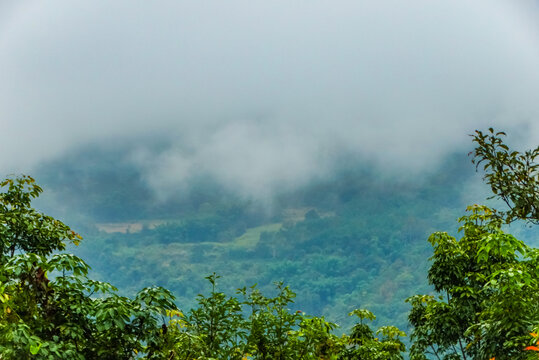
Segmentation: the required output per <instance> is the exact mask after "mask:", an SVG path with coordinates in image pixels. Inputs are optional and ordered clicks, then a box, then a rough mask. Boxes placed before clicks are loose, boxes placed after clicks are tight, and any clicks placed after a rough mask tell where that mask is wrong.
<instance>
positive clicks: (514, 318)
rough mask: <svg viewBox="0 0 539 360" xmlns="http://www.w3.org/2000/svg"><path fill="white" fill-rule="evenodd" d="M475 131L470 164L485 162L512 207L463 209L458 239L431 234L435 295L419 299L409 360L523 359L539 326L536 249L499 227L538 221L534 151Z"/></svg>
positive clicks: (496, 191) (491, 178)
mask: <svg viewBox="0 0 539 360" xmlns="http://www.w3.org/2000/svg"><path fill="white" fill-rule="evenodd" d="M503 135H505V134H504V133H503V132H498V133H495V132H494V130H493V129H489V135H484V134H483V133H482V132H481V131H476V135H475V136H474V142H476V143H477V147H476V149H475V151H474V152H473V154H474V162H475V163H476V164H477V165H479V164H481V163H484V169H485V170H486V175H485V179H486V181H487V183H488V184H489V185H490V186H491V188H492V191H493V193H494V194H495V196H497V197H499V198H501V199H502V200H504V201H505V203H506V204H507V205H508V206H509V210H508V211H504V212H498V211H495V210H491V209H489V208H488V207H485V206H478V205H474V206H471V207H469V208H468V211H469V214H468V215H467V216H464V217H462V218H460V219H459V222H460V224H461V227H460V229H459V231H461V232H462V233H463V236H462V237H461V238H460V239H459V240H456V239H455V238H453V237H452V236H449V235H448V234H447V233H434V234H432V235H431V236H430V238H429V242H430V243H431V245H432V246H433V248H434V254H433V256H432V257H431V261H432V265H431V268H430V270H429V272H428V279H429V283H430V284H431V285H433V287H434V290H435V291H436V293H437V296H432V295H416V296H413V297H410V298H408V299H407V302H409V303H410V304H411V306H412V310H411V312H410V314H409V321H410V323H411V325H412V326H413V328H414V329H413V332H412V334H411V340H412V341H413V344H412V346H411V348H410V358H411V359H412V360H413V359H427V358H429V356H434V357H436V358H437V359H468V358H470V359H492V358H496V359H527V358H528V357H529V356H530V354H528V353H526V352H525V351H523V350H524V348H525V347H526V345H528V344H529V343H530V341H532V340H533V339H531V338H530V335H529V333H530V332H531V331H532V330H536V329H538V328H539V308H538V307H537V303H538V302H539V257H538V254H539V252H538V250H537V249H534V248H530V247H528V246H527V245H526V244H525V243H524V242H522V241H520V240H518V239H516V238H515V237H514V236H512V235H510V234H507V233H505V232H504V231H503V230H502V228H501V226H502V223H510V222H512V221H514V220H517V219H521V220H527V221H530V222H534V223H537V222H538V221H537V219H538V217H537V205H538V204H539V202H538V199H537V194H538V190H539V189H538V187H537V183H536V179H537V176H538V174H537V169H538V167H539V165H538V164H535V158H536V157H537V155H538V154H539V148H538V149H536V150H533V151H527V152H525V153H523V154H521V153H519V152H516V151H511V150H510V149H509V147H508V146H507V145H505V144H504V143H503V141H502V139H501V138H500V136H503Z"/></svg>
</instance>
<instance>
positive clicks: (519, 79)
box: [0, 0, 539, 194]
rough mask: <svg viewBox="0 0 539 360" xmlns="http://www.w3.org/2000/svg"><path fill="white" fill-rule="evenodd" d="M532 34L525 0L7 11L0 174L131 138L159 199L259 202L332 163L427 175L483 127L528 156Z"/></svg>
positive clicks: (537, 60) (76, 5)
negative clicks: (216, 185)
mask: <svg viewBox="0 0 539 360" xmlns="http://www.w3.org/2000/svg"><path fill="white" fill-rule="evenodd" d="M538 24H539V5H538V3H537V2H536V1H495V0H488V1H487V0H485V1H474V2H469V1H463V0H462V1H460V0H457V1H427V0H417V1H406V2H404V1H377V2H374V1H247V0H246V1H235V0H232V1H160V2H143V1H136V2H134V1H114V2H110V1H91V2H88V1H73V0H69V1H67V0H66V1H48V2H37V1H35V2H31V1H26V2H19V1H13V2H11V3H10V2H3V3H2V5H0V79H1V81H0V124H1V132H0V151H1V152H2V156H1V157H0V170H1V171H2V172H3V173H4V174H9V173H17V172H24V173H31V171H32V169H34V168H35V167H36V166H37V165H39V164H43V163H44V162H46V161H49V160H51V159H54V158H55V157H58V156H62V155H63V154H66V153H69V152H71V151H75V150H76V149H78V148H80V147H82V146H86V145H89V144H93V145H95V146H111V144H116V143H119V144H120V143H124V142H130V143H135V144H136V145H135V146H133V147H132V148H133V149H134V150H132V151H131V152H130V154H129V156H127V157H126V158H124V159H119V161H129V162H133V163H134V164H136V165H137V166H140V167H141V168H142V169H143V170H144V173H145V174H146V181H147V182H148V183H149V184H150V185H151V186H153V187H154V188H155V189H161V190H164V191H166V190H167V189H172V188H175V187H177V186H181V184H182V182H185V181H186V180H188V179H189V178H192V177H193V176H199V175H209V176H213V177H215V178H217V179H218V180H219V181H221V182H222V183H224V184H225V185H227V186H230V187H232V188H233V187H240V188H242V189H243V190H244V191H246V192H247V193H250V194H257V193H261V192H269V191H271V189H274V188H277V187H281V186H295V185H298V184H302V183H305V182H307V181H309V179H312V178H314V177H323V176H325V175H326V174H328V173H330V172H331V171H332V170H333V169H334V166H335V164H336V163H337V162H338V161H339V159H341V158H342V156H343V155H346V156H349V155H352V156H356V157H360V158H365V159H370V160H373V161H375V162H376V163H378V164H380V166H381V167H382V168H384V169H397V170H398V171H402V170H406V171H410V172H414V171H418V170H419V171H423V170H424V169H427V168H428V167H429V166H432V164H434V163H435V162H436V161H437V160H438V159H440V157H441V156H443V155H445V154H447V153H449V152H453V151H467V149H469V147H470V139H469V137H468V136H467V134H470V133H472V132H473V130H474V129H478V128H480V129H485V128H486V127H489V126H494V127H496V128H499V129H504V130H507V131H511V132H512V135H513V136H515V138H516V139H518V141H519V142H520V143H521V145H522V146H534V145H536V144H537V140H538V137H539V136H538V135H539V128H538V126H537V124H538V122H537V119H539V101H537V94H539V65H538V64H539V25H538ZM155 143H158V144H161V145H162V146H154V145H155ZM463 149H465V150H463Z"/></svg>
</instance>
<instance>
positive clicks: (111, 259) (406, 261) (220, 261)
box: [0, 129, 539, 360]
mask: <svg viewBox="0 0 539 360" xmlns="http://www.w3.org/2000/svg"><path fill="white" fill-rule="evenodd" d="M503 136H505V134H504V133H503V132H498V133H496V132H494V130H493V129H489V132H488V133H486V134H483V133H482V132H481V131H477V132H476V134H475V135H474V139H473V141H474V142H475V143H476V148H475V150H474V151H473V152H472V154H473V157H472V160H473V163H474V164H476V166H477V167H479V166H481V167H482V168H483V169H484V170H485V175H484V180H485V182H486V183H487V184H488V185H489V186H490V188H491V190H492V192H493V193H494V197H495V198H496V199H498V200H501V201H502V202H503V203H505V204H506V205H507V206H506V207H502V208H500V209H498V210H496V209H492V208H489V207H487V206H484V205H472V206H468V207H467V208H466V213H465V215H463V216H461V217H459V219H458V222H457V224H458V226H460V228H459V233H460V234H459V238H458V239H457V237H455V236H452V235H451V234H450V233H448V232H440V231H434V232H432V230H431V229H430V227H429V225H427V224H428V223H427V222H426V221H424V220H425V219H426V220H429V221H430V222H432V223H434V224H438V223H439V224H440V225H442V226H446V227H447V226H450V225H449V224H447V223H445V224H444V222H445V220H444V217H445V216H447V215H448V214H450V213H452V212H453V211H454V210H453V207H458V205H459V201H462V200H465V199H460V200H458V201H456V200H454V199H455V198H452V197H447V196H446V197H444V196H441V194H440V193H441V192H443V191H442V190H440V186H441V185H442V184H443V185H446V186H445V188H444V191H445V192H447V191H454V192H455V194H457V191H456V190H455V188H454V187H450V186H448V182H447V181H440V180H441V179H444V178H443V177H442V176H440V174H441V173H440V172H434V173H432V174H431V175H430V176H429V177H427V178H425V179H424V180H423V181H421V182H416V183H415V184H414V183H412V182H410V181H394V182H388V181H387V180H384V181H382V179H383V178H381V177H380V176H379V175H378V179H379V181H378V182H375V181H374V179H375V177H373V176H374V175H373V174H372V173H370V172H369V171H361V172H358V173H354V172H351V173H348V174H339V179H341V180H342V184H348V185H347V186H345V187H344V188H342V187H340V186H337V187H336V189H341V191H342V192H337V193H332V192H331V191H330V190H329V188H328V184H323V183H320V184H313V185H312V187H311V188H309V189H303V190H302V191H301V192H300V191H295V192H294V193H291V194H288V195H287V196H285V195H286V194H283V195H282V196H281V197H279V198H277V199H276V200H275V204H278V206H280V208H279V207H277V209H280V212H279V213H276V212H275V209H276V206H277V205H275V204H274V205H273V206H274V207H273V209H271V211H269V210H268V209H267V208H266V209H264V208H263V207H253V204H252V203H250V202H249V201H247V202H245V199H244V200H243V201H240V198H236V201H235V202H230V199H233V197H232V198H230V197H229V198H228V202H227V203H226V204H225V203H217V204H215V205H214V206H212V205H211V204H209V203H208V202H205V203H204V204H200V205H199V209H198V211H191V210H190V207H189V206H185V207H184V208H183V209H178V213H181V214H182V217H181V218H177V219H176V218H170V217H169V218H168V219H164V218H159V217H152V218H149V217H147V218H144V217H141V218H138V219H136V220H135V219H132V220H128V221H126V219H124V222H123V223H117V222H108V223H95V224H94V225H93V226H87V227H86V229H87V231H88V237H89V238H90V239H91V241H92V243H91V244H90V245H91V246H86V247H81V248H80V250H78V251H77V252H78V253H79V254H83V255H84V256H85V257H87V258H89V259H91V260H90V261H93V262H94V264H95V267H96V270H95V272H94V273H90V272H89V267H88V265H87V264H86V263H85V262H84V261H83V260H82V259H81V258H80V257H78V256H76V255H72V254H69V253H66V252H65V251H66V250H75V248H71V247H70V248H68V247H67V246H68V245H70V246H75V247H76V246H79V245H80V243H81V240H82V239H83V237H81V235H79V234H78V233H76V232H75V231H73V230H71V228H70V227H69V226H67V225H65V224H64V223H62V222H61V221H58V220H57V219H55V218H53V217H51V216H48V215H45V214H43V213H40V212H38V211H36V210H35V209H34V208H33V207H32V202H33V200H34V199H37V198H38V197H39V195H40V194H41V193H42V192H43V189H42V188H41V187H40V186H39V185H37V184H36V182H35V180H34V179H33V178H32V177H30V176H27V175H22V176H19V177H15V178H12V177H9V178H7V179H5V180H3V181H2V182H1V183H0V188H2V192H0V225H1V226H0V239H1V242H0V245H1V248H0V279H1V281H2V282H1V283H0V307H1V311H0V355H2V357H4V356H6V358H21V357H22V358H36V359H57V358H62V359H63V358H65V359H94V358H95V359H97V358H102V359H134V358H139V357H143V358H147V359H165V358H167V359H192V358H196V359H238V360H239V359H242V360H246V359H279V360H284V359H313V360H314V359H334V360H337V359H343V360H345V359H348V360H380V359H388V360H402V359H403V356H404V352H405V349H406V343H408V342H407V341H403V338H404V337H405V336H406V335H405V333H404V332H403V331H402V330H400V329H399V327H396V326H394V325H395V324H397V325H399V326H401V327H406V328H407V331H408V334H409V335H410V341H409V343H408V346H409V356H410V358H411V359H413V360H425V359H429V358H437V359H441V358H443V359H467V358H470V359H477V360H479V359H487V358H488V359H522V360H524V359H533V358H536V352H539V348H538V347H536V346H535V344H536V343H539V337H538V335H537V331H539V325H538V324H539V323H538V321H537V319H538V311H537V306H536V304H537V301H539V295H538V294H539V289H538V288H537V286H538V284H539V281H538V279H539V272H538V269H539V266H538V264H539V251H538V249H537V248H534V247H532V246H529V245H528V244H526V242H524V241H522V240H519V239H517V238H516V237H515V236H513V235H511V234H509V233H508V232H506V230H505V229H504V226H509V225H511V224H516V223H517V222H518V221H526V223H527V224H528V225H535V224H537V223H538V216H537V215H538V200H537V198H538V184H537V170H538V169H539V164H537V163H536V158H537V157H538V156H539V147H538V148H537V149H534V150H529V151H526V152H522V153H521V152H518V151H512V150H510V149H509V147H508V146H507V145H505V144H504V142H503ZM450 160H451V161H448V163H447V164H446V166H445V169H446V170H447V169H448V168H450V167H451V166H454V167H455V170H457V169H458V168H459V166H458V164H459V162H458V161H456V160H457V158H453V159H450ZM359 175H361V176H359ZM462 179H466V176H464V175H463V176H462ZM88 183H90V184H91V183H92V182H88ZM94 183H98V182H94ZM126 184H129V182H126ZM337 184H339V183H337ZM350 184H355V185H354V186H352V185H350ZM332 185H333V186H335V183H332ZM323 189H326V191H322V190H323ZM332 189H333V187H332ZM395 189H398V190H401V191H402V190H404V189H405V191H402V192H400V191H395ZM316 194H319V195H318V196H317V195H316ZM361 194H365V196H361ZM403 194H407V195H406V196H404V195H403ZM230 195H231V194H228V196H230ZM301 199H313V200H312V201H309V202H305V201H304V200H303V201H304V202H301V201H300V200H301ZM330 199H331V200H330ZM435 199H438V201H441V200H445V202H446V203H445V204H444V205H442V204H440V203H439V202H436V200H435ZM452 199H453V200H452ZM206 200H208V199H206ZM451 200H452V201H451ZM49 201H51V200H50V199H49ZM100 201H102V200H100ZM298 201H299V202H298ZM293 202H294V203H295V205H296V206H295V207H292V206H291V205H292V203H293ZM382 203H387V204H388V205H387V206H380V204H382ZM298 204H299V205H301V206H298ZM190 205H191V206H193V204H190ZM381 209H383V216H382V214H381ZM435 209H438V211H435ZM403 213H406V217H405V218H404V217H403ZM156 214H157V213H156ZM382 217H383V218H384V219H387V220H385V221H380V220H379V219H380V218H382ZM84 218H86V221H88V219H89V218H88V217H84ZM79 219H81V217H79ZM421 219H423V221H420V220H421ZM269 221H271V222H269ZM370 226H374V228H373V229H370ZM376 229H381V230H376ZM426 231H429V232H432V233H431V235H430V236H429V237H428V242H429V243H430V245H431V247H432V248H431V250H430V251H427V250H426V249H425V248H424V246H422V245H421V242H420V240H418V239H419V238H420V237H421V236H422V235H423V232H426ZM523 234H525V233H524V232H520V234H519V235H523ZM430 254H432V256H430V258H429V255H430ZM427 259H428V260H430V262H429V263H427V261H426V260H427ZM216 270H217V271H219V272H220V273H221V274H222V275H223V276H224V278H223V277H222V276H220V275H218V274H216V273H215V271H216ZM206 271H207V272H212V271H213V272H212V273H211V274H210V275H208V276H202V275H201V274H202V273H203V272H206ZM93 275H96V276H97V277H100V278H102V279H103V280H114V281H116V283H118V284H120V287H121V288H122V291H121V292H120V294H118V293H117V289H116V288H115V287H114V286H112V285H110V284H109V283H108V282H107V281H96V280H93V279H92V278H91V276H93ZM200 277H204V282H205V285H204V286H203V285H201V284H200V280H199V278H200ZM425 278H426V279H427V280H428V284H429V286H426V282H425V281H424V280H422V279H425ZM222 279H223V281H221V280H222ZM225 279H226V280H225ZM282 279H284V280H282ZM285 281H286V282H287V283H289V284H290V285H291V286H295V287H296V291H297V293H296V292H295V291H294V290H291V288H290V286H288V285H286V284H285ZM253 283H254V284H253ZM256 283H258V285H257V284H256ZM270 283H273V284H272V285H271V286H270ZM148 284H151V285H150V286H145V285H148ZM246 284H247V285H246ZM251 284H253V285H251ZM156 285H161V286H156ZM162 285H165V286H168V287H169V288H170V289H172V291H173V292H171V290H167V289H166V288H164V287H162ZM142 286H145V287H144V288H143V289H142V290H138V289H137V287H139V288H140V287H142ZM204 287H206V288H205V289H204ZM234 289H236V290H235V291H234ZM199 290H200V291H201V293H202V294H198V295H195V292H197V291H199ZM174 292H175V293H176V294H177V296H175V295H174ZM122 294H124V295H127V296H122ZM297 295H298V298H297V301H296V302H295V300H296V296H297ZM403 301H405V303H406V304H408V305H403ZM408 306H409V307H411V308H408ZM367 307H368V308H370V309H371V311H372V310H375V311H376V312H377V313H378V314H379V315H381V316H380V318H378V321H379V324H378V325H381V326H380V327H379V328H378V330H376V331H375V330H373V329H372V328H371V326H370V325H369V324H368V323H369V322H371V321H373V320H375V319H376V316H375V315H374V314H373V312H371V311H369V310H367V309H366V308H367ZM346 315H348V316H347V317H345V316H346ZM346 319H348V321H347V320H346ZM407 323H409V324H410V325H411V326H410V327H409V328H408V327H407ZM389 324H392V325H389ZM339 327H340V329H339Z"/></svg>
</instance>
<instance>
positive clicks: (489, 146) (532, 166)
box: [471, 128, 539, 224]
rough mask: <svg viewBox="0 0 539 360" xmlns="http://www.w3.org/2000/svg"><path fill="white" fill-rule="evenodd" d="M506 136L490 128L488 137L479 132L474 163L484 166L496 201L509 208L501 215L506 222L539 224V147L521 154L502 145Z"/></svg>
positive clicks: (474, 139)
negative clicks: (524, 221) (520, 221)
mask: <svg viewBox="0 0 539 360" xmlns="http://www.w3.org/2000/svg"><path fill="white" fill-rule="evenodd" d="M502 136H506V135H505V133H504V132H495V131H494V129H492V128H490V129H489V130H488V132H487V133H485V134H484V133H483V132H481V131H479V130H476V132H475V135H473V142H475V143H476V144H477V146H476V148H475V150H474V151H472V152H471V154H472V155H473V160H472V162H473V163H474V164H476V166H477V167H479V166H480V165H481V164H483V169H484V170H485V172H486V174H485V181H486V183H487V184H488V185H490V188H491V189H492V192H493V193H494V196H493V197H497V198H499V199H501V200H503V201H504V202H505V203H506V204H507V206H508V207H509V210H508V211H505V212H503V213H502V215H503V216H504V219H505V221H506V222H508V223H509V222H512V221H514V220H517V219H525V220H528V221H530V222H532V223H535V224H537V223H539V164H538V163H537V162H536V159H537V157H538V156H539V146H538V147H537V148H535V149H533V150H527V151H525V152H519V151H515V150H511V149H509V147H508V146H507V145H506V144H505V143H504V142H503V139H502Z"/></svg>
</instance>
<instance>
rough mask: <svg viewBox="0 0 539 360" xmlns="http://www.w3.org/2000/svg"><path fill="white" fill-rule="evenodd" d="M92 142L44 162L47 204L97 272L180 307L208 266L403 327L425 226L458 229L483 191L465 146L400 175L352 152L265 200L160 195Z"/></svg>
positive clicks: (342, 317)
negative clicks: (163, 294) (74, 233)
mask: <svg viewBox="0 0 539 360" xmlns="http://www.w3.org/2000/svg"><path fill="white" fill-rule="evenodd" d="M90 150H93V149H86V150H85V151H82V152H81V153H79V154H77V155H72V156H71V157H69V158H65V159H60V160H58V162H57V163H54V164H47V165H46V166H43V168H42V170H41V171H40V172H39V173H38V176H39V178H41V179H43V181H45V183H44V184H45V186H46V189H47V192H50V193H51V194H53V195H54V196H51V195H49V197H48V199H49V200H48V201H45V202H43V206H44V207H45V208H47V209H48V210H49V211H50V212H52V213H53V214H57V215H58V216H60V217H62V218H64V219H66V220H68V222H69V223H71V224H75V225H77V228H78V229H81V232H82V234H83V236H84V237H85V239H86V241H85V242H84V243H83V244H82V245H81V246H79V247H78V248H74V249H73V250H74V251H75V252H76V253H77V254H79V255H81V256H82V257H84V258H85V259H87V261H88V263H89V264H90V265H91V266H92V269H93V273H94V274H95V276H97V277H99V278H100V279H106V280H107V281H111V282H112V283H114V284H116V285H117V286H118V287H119V288H120V290H121V292H122V293H125V294H133V293H134V292H135V291H136V290H138V289H140V288H142V287H144V286H148V285H153V284H157V285H161V286H164V287H166V288H168V289H170V290H171V291H173V292H174V294H175V295H176V296H177V298H178V305H179V306H180V308H182V309H189V308H190V307H192V306H193V305H194V300H195V297H196V295H197V294H198V293H204V292H206V291H207V290H208V285H207V282H206V280H205V279H204V277H205V276H206V275H209V274H211V273H213V272H216V273H218V274H219V275H221V276H222V278H221V279H220V280H219V284H218V286H219V288H220V289H222V290H223V291H225V292H226V293H228V294H234V292H235V289H236V288H238V287H242V286H251V285H253V284H258V287H259V288H260V289H262V290H263V291H264V292H266V293H269V294H271V293H272V291H273V289H274V285H273V284H274V282H276V281H284V282H285V283H286V284H288V285H290V287H291V288H292V289H293V290H294V291H295V292H297V293H298V297H297V300H296V302H295V305H294V308H296V309H298V310H302V311H305V312H306V313H309V314H313V315H321V314H324V315H325V316H326V318H328V319H329V320H331V321H334V322H336V323H338V324H339V325H341V326H342V331H344V330H346V329H348V328H350V326H351V325H352V319H349V318H348V317H347V316H346V314H347V313H348V312H350V311H351V310H353V309H355V308H359V307H363V308H369V309H370V310H372V311H373V312H375V313H376V314H377V315H378V320H379V323H380V324H394V325H396V326H399V327H400V328H402V329H406V328H407V312H408V309H409V306H408V305H407V304H405V303H404V299H406V298H407V297H409V296H411V295H413V294H416V293H418V292H427V291H428V286H427V281H426V278H425V274H426V271H427V268H428V258H429V256H430V255H429V254H430V251H431V249H430V245H429V244H428V243H427V241H426V239H427V237H428V235H429V234H430V233H432V232H433V231H436V230H441V229H444V230H449V231H451V232H453V233H455V232H456V227H457V225H456V223H455V220H456V219H457V218H458V217H459V216H460V215H461V214H462V213H463V209H464V208H465V207H466V205H467V204H470V203H474V202H478V201H481V200H482V199H483V198H484V197H485V196H484V195H481V194H480V193H479V194H478V193H477V192H476V191H475V193H472V192H471V191H470V190H469V189H474V188H476V187H477V188H479V189H480V187H478V186H477V185H476V184H477V181H478V180H479V179H480V176H479V175H477V174H476V173H475V171H474V168H473V166H472V165H471V164H470V159H469V158H468V157H467V156H466V155H462V154H460V155H454V156H451V157H448V158H446V159H445V161H444V162H442V163H440V164H439V166H438V168H436V169H433V170H432V171H430V172H429V173H425V174H420V175H419V174H415V175H414V174H402V177H399V176H397V177H395V176H393V174H392V175H391V176H390V175H388V174H386V173H383V172H381V171H380V170H377V169H376V168H375V167H373V166H372V164H369V163H367V162H364V163H361V162H353V163H351V164H350V167H349V168H347V169H346V170H341V171H340V172H339V173H336V174H334V176H333V177H332V178H330V179H326V180H324V181H319V182H313V183H312V184H311V185H309V186H307V187H303V188H299V189H294V190H293V191H288V192H286V193H280V194H275V197H274V198H273V199H271V201H264V202H262V201H256V199H248V198H247V199H246V198H244V197H242V196H241V195H240V193H239V192H231V191H227V190H226V189H224V188H222V187H219V186H218V184H216V183H215V182H211V181H210V180H206V181H205V182H203V181H201V182H199V183H197V184H196V185H193V186H192V187H191V188H189V189H188V191H184V192H183V193H178V194H177V195H176V197H171V198H168V199H165V200H161V201H159V200H157V199H156V198H155V197H153V195H152V191H151V190H150V189H149V188H148V187H147V186H145V185H144V182H143V181H142V179H141V174H139V173H137V170H136V168H133V167H129V166H127V165H126V163H124V162H122V161H121V159H122V152H121V151H118V150H116V151H115V152H112V151H111V152H103V151H102V152H98V151H90ZM45 197H47V193H45ZM60 208H64V209H69V210H68V211H67V212H64V213H62V212H59V211H58V209H60Z"/></svg>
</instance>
